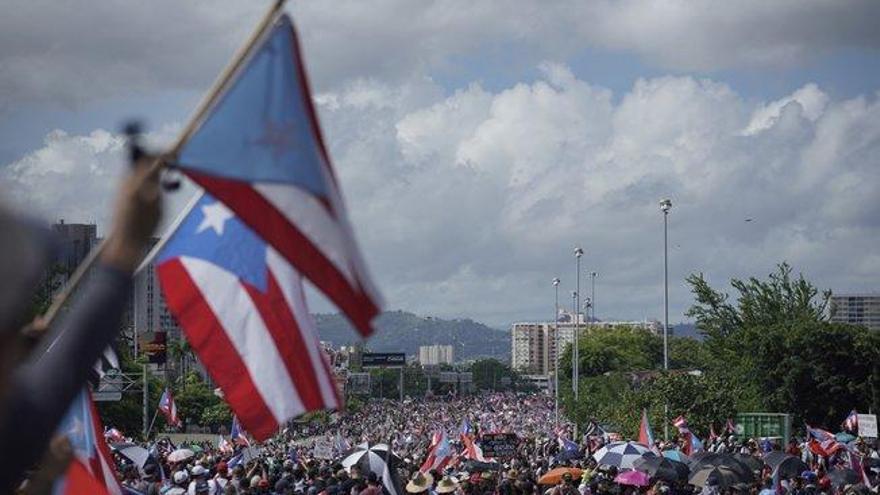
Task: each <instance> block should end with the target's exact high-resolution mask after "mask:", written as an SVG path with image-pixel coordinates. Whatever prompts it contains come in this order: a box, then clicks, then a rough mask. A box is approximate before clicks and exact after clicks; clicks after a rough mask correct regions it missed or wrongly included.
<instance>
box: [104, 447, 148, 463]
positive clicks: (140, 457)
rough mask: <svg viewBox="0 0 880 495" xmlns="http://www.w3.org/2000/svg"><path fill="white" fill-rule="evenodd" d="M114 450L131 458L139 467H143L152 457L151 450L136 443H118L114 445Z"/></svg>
mask: <svg viewBox="0 0 880 495" xmlns="http://www.w3.org/2000/svg"><path fill="white" fill-rule="evenodd" d="M112 449H113V451H114V452H118V453H119V454H120V455H121V456H123V457H125V458H126V459H128V460H130V461H131V462H132V463H134V465H135V466H137V467H143V465H144V464H146V463H147V460H148V459H149V458H150V452H149V451H148V450H147V449H145V448H143V447H141V446H140V445H135V444H116V445H114V446H113V447H112Z"/></svg>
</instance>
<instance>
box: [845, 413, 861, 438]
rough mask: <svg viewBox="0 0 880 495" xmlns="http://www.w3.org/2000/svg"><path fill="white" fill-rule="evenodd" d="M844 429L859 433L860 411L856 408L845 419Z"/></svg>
mask: <svg viewBox="0 0 880 495" xmlns="http://www.w3.org/2000/svg"><path fill="white" fill-rule="evenodd" d="M843 429H844V430H846V431H848V432H850V433H858V431H859V413H857V412H856V410H855V409H853V410H852V412H850V413H849V416H847V417H846V419H845V420H843Z"/></svg>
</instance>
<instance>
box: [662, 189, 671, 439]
mask: <svg viewBox="0 0 880 495" xmlns="http://www.w3.org/2000/svg"><path fill="white" fill-rule="evenodd" d="M671 209H672V201H671V200H670V199H668V198H667V199H664V200H662V201H660V211H662V212H663V370H664V371H668V370H669V250H668V245H669V236H668V234H667V232H668V228H667V224H668V219H669V210H671ZM668 416H669V404H665V405H664V418H663V436H664V438H665V439H667V440H668V439H669V417H668Z"/></svg>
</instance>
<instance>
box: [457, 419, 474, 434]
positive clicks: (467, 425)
mask: <svg viewBox="0 0 880 495" xmlns="http://www.w3.org/2000/svg"><path fill="white" fill-rule="evenodd" d="M458 432H459V433H460V434H462V435H472V434H473V433H474V428H473V427H472V426H471V422H470V421H468V419H467V418H464V419H462V420H461V427H459V430H458Z"/></svg>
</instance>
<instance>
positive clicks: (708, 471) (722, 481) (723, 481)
mask: <svg viewBox="0 0 880 495" xmlns="http://www.w3.org/2000/svg"><path fill="white" fill-rule="evenodd" d="M750 481H751V480H750V479H748V478H746V477H744V476H743V475H742V474H741V473H737V472H736V471H734V470H732V469H730V468H728V467H726V466H712V465H709V464H706V465H704V466H702V467H700V468H699V469H697V470H695V471H691V475H690V477H689V478H688V483H690V484H691V485H694V486H698V487H700V488H702V487H705V486H706V485H717V486H718V487H719V488H721V489H722V490H725V489H727V488H729V487H731V486H733V485H736V484H737V483H748V482H750Z"/></svg>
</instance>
